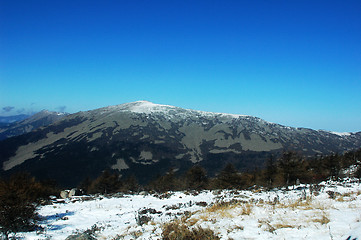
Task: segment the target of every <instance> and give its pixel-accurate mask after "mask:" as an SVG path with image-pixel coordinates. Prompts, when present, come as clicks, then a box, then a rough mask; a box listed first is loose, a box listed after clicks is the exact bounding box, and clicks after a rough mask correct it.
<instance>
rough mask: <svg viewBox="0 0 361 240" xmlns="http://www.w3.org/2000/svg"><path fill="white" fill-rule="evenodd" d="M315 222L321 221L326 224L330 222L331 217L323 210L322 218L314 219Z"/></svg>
mask: <svg viewBox="0 0 361 240" xmlns="http://www.w3.org/2000/svg"><path fill="white" fill-rule="evenodd" d="M313 222H316V223H321V224H322V225H324V224H328V223H329V222H330V219H329V218H328V216H327V215H326V213H325V212H323V214H322V216H321V218H315V219H313Z"/></svg>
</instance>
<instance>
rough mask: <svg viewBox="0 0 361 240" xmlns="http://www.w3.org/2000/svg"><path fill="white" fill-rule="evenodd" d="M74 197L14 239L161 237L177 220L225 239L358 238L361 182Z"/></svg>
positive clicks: (54, 206) (43, 210)
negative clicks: (166, 226) (37, 229)
mask: <svg viewBox="0 0 361 240" xmlns="http://www.w3.org/2000/svg"><path fill="white" fill-rule="evenodd" d="M83 198H84V197H83ZM78 199H79V198H78ZM89 199H90V200H89ZM75 200H76V199H70V200H66V202H65V203H53V204H52V205H47V206H42V207H41V208H40V209H39V210H38V212H39V214H40V215H41V217H42V221H41V226H42V227H43V228H44V230H43V231H41V232H30V233H18V234H17V236H18V237H20V238H22V239H65V238H66V237H67V236H69V235H72V234H76V233H82V232H84V231H85V230H87V229H91V228H92V227H93V229H96V230H97V231H95V233H96V238H97V239H161V235H162V225H163V224H164V223H167V222H171V221H174V220H176V219H178V220H179V221H180V222H183V223H185V224H186V225H188V226H189V227H190V228H192V227H196V226H201V227H202V228H210V229H212V230H213V231H214V232H215V234H217V235H218V236H219V237H220V238H221V239H224V240H228V239H328V240H329V239H345V240H346V239H347V238H348V237H349V236H352V237H351V238H350V239H355V238H356V239H357V238H358V239H361V185H360V184H359V183H358V182H357V181H351V180H345V181H343V182H330V181H329V182H323V183H321V184H319V185H318V186H314V185H313V186H311V185H300V186H296V187H295V189H294V190H286V189H282V190H271V191H265V190H263V191H261V190H250V191H248V190H247V191H230V190H223V191H202V192H199V193H198V192H171V193H167V194H162V195H159V194H158V195H157V194H147V195H118V196H117V195H114V196H112V197H104V196H98V197H89V196H88V199H87V200H85V199H82V200H79V201H76V202H73V201H75ZM95 225H96V227H95Z"/></svg>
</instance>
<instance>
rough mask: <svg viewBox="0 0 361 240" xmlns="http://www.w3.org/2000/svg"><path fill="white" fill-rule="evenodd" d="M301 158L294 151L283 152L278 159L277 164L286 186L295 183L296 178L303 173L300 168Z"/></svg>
mask: <svg viewBox="0 0 361 240" xmlns="http://www.w3.org/2000/svg"><path fill="white" fill-rule="evenodd" d="M301 160H302V158H301V157H300V156H299V155H298V154H297V153H295V152H292V151H290V152H284V153H283V154H282V157H281V158H280V159H279V165H280V168H281V171H282V174H283V178H284V181H285V182H284V184H285V185H286V186H289V185H294V184H296V180H297V179H298V178H299V177H300V176H301V175H302V174H303V173H302V172H301V169H300V163H301Z"/></svg>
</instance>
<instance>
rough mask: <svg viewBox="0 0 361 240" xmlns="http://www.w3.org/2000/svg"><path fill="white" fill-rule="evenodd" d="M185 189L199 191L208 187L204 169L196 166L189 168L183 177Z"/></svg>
mask: <svg viewBox="0 0 361 240" xmlns="http://www.w3.org/2000/svg"><path fill="white" fill-rule="evenodd" d="M185 178H186V179H185V180H186V181H185V182H186V187H187V188H188V189H192V190H201V189H206V188H207V187H208V177H207V172H206V170H205V169H204V168H202V167H200V166H198V165H196V166H193V167H191V168H190V169H189V170H188V171H187V173H186V175H185Z"/></svg>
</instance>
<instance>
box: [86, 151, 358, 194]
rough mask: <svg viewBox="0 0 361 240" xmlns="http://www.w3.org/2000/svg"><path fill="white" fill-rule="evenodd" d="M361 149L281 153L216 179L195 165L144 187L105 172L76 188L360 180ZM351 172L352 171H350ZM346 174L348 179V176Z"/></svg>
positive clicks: (242, 185) (226, 186)
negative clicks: (259, 165) (250, 168)
mask: <svg viewBox="0 0 361 240" xmlns="http://www.w3.org/2000/svg"><path fill="white" fill-rule="evenodd" d="M360 161H361V149H359V150H357V151H352V152H347V153H345V154H343V155H339V154H332V155H329V156H316V157H314V158H312V159H306V158H304V157H303V156H302V155H300V154H298V153H296V152H284V153H283V154H282V155H281V156H280V157H278V158H275V157H274V156H270V157H269V158H268V159H267V160H266V161H265V165H264V166H263V167H262V168H260V169H257V170H254V171H249V172H240V171H238V170H237V169H236V168H235V167H234V165H232V164H230V163H229V164H227V165H226V166H225V167H224V168H223V169H222V170H221V171H220V172H219V173H218V174H217V175H216V176H215V177H212V178H210V177H209V176H208V174H207V171H206V170H205V169H204V168H203V167H201V166H199V165H195V166H193V167H191V168H190V169H189V170H188V171H187V172H186V173H184V174H181V175H179V174H177V172H176V171H174V169H170V170H169V171H168V172H167V173H166V174H164V175H162V176H159V177H157V178H156V179H154V180H153V181H151V182H150V183H149V184H147V185H139V184H138V182H137V180H136V178H135V177H134V176H133V177H128V178H125V179H121V178H120V175H119V173H117V172H111V171H104V172H103V173H102V174H101V175H100V176H99V177H98V178H96V179H95V180H89V179H87V180H85V181H84V182H83V183H82V184H81V185H80V186H79V187H80V188H81V189H83V190H84V192H85V193H88V194H94V193H101V194H105V193H115V192H138V191H142V190H145V191H157V192H165V191H179V190H202V189H246V188H249V187H251V186H255V185H256V186H263V187H267V188H274V187H282V186H291V185H295V184H297V183H299V182H300V183H318V182H321V181H323V180H326V179H329V178H332V179H334V180H337V179H339V178H341V177H346V176H350V177H351V176H354V177H358V178H361V167H359V165H360V164H361V163H360ZM350 166H355V169H358V170H357V171H353V172H352V171H351V172H349V173H344V171H343V170H344V169H348V168H350ZM351 170H352V169H351ZM347 174H348V175H347Z"/></svg>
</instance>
